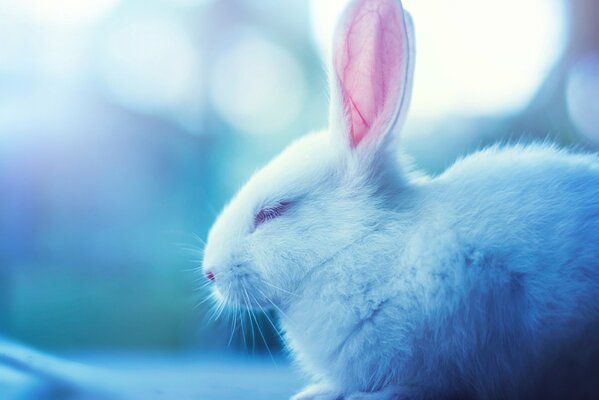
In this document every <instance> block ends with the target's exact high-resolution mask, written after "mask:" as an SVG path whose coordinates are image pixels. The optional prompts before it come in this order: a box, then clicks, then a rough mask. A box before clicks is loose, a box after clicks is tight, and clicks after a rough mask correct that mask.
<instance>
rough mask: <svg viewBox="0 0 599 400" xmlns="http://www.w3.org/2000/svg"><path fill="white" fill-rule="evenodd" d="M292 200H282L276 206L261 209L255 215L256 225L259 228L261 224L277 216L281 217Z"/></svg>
mask: <svg viewBox="0 0 599 400" xmlns="http://www.w3.org/2000/svg"><path fill="white" fill-rule="evenodd" d="M290 204H291V202H289V201H281V202H279V203H277V204H275V205H274V206H269V207H264V208H262V209H261V210H260V211H258V212H257V213H256V216H255V217H254V226H255V227H256V228H258V227H259V226H260V225H262V224H264V223H265V222H268V221H270V220H273V219H275V218H278V217H280V216H281V215H283V213H285V211H287V209H288V208H289V205H290Z"/></svg>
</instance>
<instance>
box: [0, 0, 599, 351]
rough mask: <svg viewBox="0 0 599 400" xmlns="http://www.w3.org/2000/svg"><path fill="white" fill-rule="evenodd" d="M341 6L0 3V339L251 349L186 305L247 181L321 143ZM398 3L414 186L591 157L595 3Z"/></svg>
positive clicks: (51, 345)
mask: <svg viewBox="0 0 599 400" xmlns="http://www.w3.org/2000/svg"><path fill="white" fill-rule="evenodd" d="M345 2H346V0H334V1H332V0H311V1H308V0H286V1H284V2H283V1H278V0H259V1H258V0H87V1H80V0H53V1H47V0H0V333H1V334H4V335H6V336H10V337H13V338H17V339H18V340H20V341H23V342H25V343H28V344H31V345H35V346H37V347H40V348H43V349H48V350H60V351H63V350H69V351H83V350H87V349H113V350H152V351H154V350H159V351H171V350H172V351H181V350H187V349H193V350H195V351H202V352H220V351H228V352H248V351H251V350H249V349H248V347H251V345H246V344H244V342H245V343H247V341H245V340H244V338H242V337H241V332H237V333H236V334H235V335H234V337H233V340H232V341H231V342H232V343H231V344H230V345H228V342H229V337H230V332H231V331H230V330H231V325H230V324H228V323H227V322H226V321H224V322H212V321H209V314H210V304H208V303H203V304H199V303H200V302H201V300H202V299H203V298H204V297H205V296H206V294H207V292H206V290H200V289H198V288H199V286H200V284H201V281H202V276H201V274H200V272H199V270H198V268H199V267H200V262H201V249H202V247H203V243H202V240H203V239H204V238H205V236H206V233H207V231H208V229H209V227H210V225H211V223H212V222H213V220H214V218H215V216H216V215H217V214H218V211H219V210H220V209H221V208H222V206H223V205H224V203H225V202H226V200H227V199H228V198H229V197H230V196H231V195H232V194H233V193H234V192H235V191H236V190H237V189H238V188H239V187H240V185H242V184H243V182H244V180H245V179H247V178H248V177H249V176H250V175H251V173H252V171H254V170H255V169H256V168H258V167H259V166H260V165H262V164H263V163H265V162H267V161H268V159H269V158H271V157H272V156H273V155H274V154H276V153H277V152H278V151H280V150H281V149H282V148H283V147H284V146H285V144H287V143H288V142H289V141H290V140H292V139H293V138H295V137H298V136H300V135H301V134H303V133H305V132H306V131H308V130H314V129H319V128H323V127H325V125H326V120H327V76H326V62H325V61H323V60H327V57H328V53H329V41H330V36H331V32H332V28H333V23H334V21H335V18H336V15H337V13H338V12H339V10H340V9H341V7H342V6H343V5H344V4H345ZM404 5H405V7H406V9H408V10H410V11H411V12H412V14H413V17H414V20H415V24H416V36H417V52H418V54H417V68H416V69H417V71H416V82H415V87H414V97H413V103H412V110H411V114H410V117H409V120H408V123H407V126H406V128H405V129H404V132H403V137H402V143H401V146H402V149H403V150H404V151H405V152H407V153H408V154H409V155H411V156H412V157H413V158H414V159H415V160H416V163H417V165H418V166H420V167H421V168H422V169H424V170H426V171H429V172H431V173H435V172H438V171H440V170H442V169H443V168H445V167H446V166H447V165H448V164H450V163H451V162H452V161H453V160H454V159H455V158H456V157H459V156H460V155H463V154H465V153H468V152H470V151H472V150H474V149H476V148H479V147H481V146H484V145H486V144H488V143H492V142H495V141H497V140H524V141H527V140H531V139H544V138H550V139H552V140H555V141H558V142H560V143H563V144H567V145H578V146H581V147H584V148H588V149H596V148H597V144H598V143H599V51H598V50H599V33H598V30H599V28H598V26H599V23H598V22H597V18H598V16H599V6H598V3H597V2H595V1H594V0H572V1H566V0H504V1H502V2H496V1H491V0H485V1H480V0H454V1H451V2H447V1H444V0H437V1H435V0H405V1H404ZM273 317H274V316H273ZM261 321H263V322H264V319H262V320H261ZM264 325H265V326H264V329H266V330H267V332H266V336H267V338H266V339H267V341H268V342H269V346H271V347H272V348H273V351H276V350H277V349H279V348H280V344H279V343H278V342H277V339H276V338H277V336H276V333H275V332H274V331H273V330H272V328H269V327H268V326H267V325H268V324H264ZM254 347H255V349H254V350H255V351H256V352H258V353H259V352H263V351H264V346H263V343H261V340H260V339H259V338H256V343H255V344H254Z"/></svg>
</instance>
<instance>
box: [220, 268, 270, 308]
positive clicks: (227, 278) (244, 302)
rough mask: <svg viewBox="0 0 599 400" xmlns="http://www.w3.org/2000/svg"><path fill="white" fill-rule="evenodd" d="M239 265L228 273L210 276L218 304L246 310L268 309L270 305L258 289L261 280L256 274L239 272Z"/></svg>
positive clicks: (260, 289) (262, 292) (261, 290)
mask: <svg viewBox="0 0 599 400" xmlns="http://www.w3.org/2000/svg"><path fill="white" fill-rule="evenodd" d="M239 269H241V265H238V266H235V267H234V268H232V270H231V271H229V273H222V274H212V275H211V278H209V280H210V281H211V282H212V283H213V284H214V286H213V291H214V297H215V298H216V299H217V301H218V302H219V303H224V304H225V305H228V306H233V307H240V308H246V309H261V308H262V309H264V308H270V306H271V303H270V302H269V301H268V299H267V298H266V296H265V294H264V290H263V289H262V288H260V282H261V279H260V277H259V276H258V274H256V273H250V272H241V273H239V272H238V271H237V270H239Z"/></svg>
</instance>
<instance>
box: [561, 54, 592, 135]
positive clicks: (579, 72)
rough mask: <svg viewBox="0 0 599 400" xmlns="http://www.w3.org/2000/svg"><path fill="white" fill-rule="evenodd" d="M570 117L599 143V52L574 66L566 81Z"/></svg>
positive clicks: (583, 131)
mask: <svg viewBox="0 0 599 400" xmlns="http://www.w3.org/2000/svg"><path fill="white" fill-rule="evenodd" d="M566 101H567V106H568V112H569V114H570V119H571V120H572V122H573V123H574V125H575V126H576V128H577V129H578V130H579V131H580V133H582V134H583V135H584V136H585V137H586V138H587V139H590V140H592V141H593V142H595V143H596V144H599V54H592V55H589V56H586V57H584V58H583V59H581V60H579V61H578V62H577V63H576V64H574V65H573V66H572V68H571V69H570V71H569V73H568V78H567V82H566Z"/></svg>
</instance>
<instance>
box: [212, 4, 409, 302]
mask: <svg viewBox="0 0 599 400" xmlns="http://www.w3.org/2000/svg"><path fill="white" fill-rule="evenodd" d="M412 32H413V30H412V25H411V19H410V17H409V15H407V13H405V12H404V11H403V9H402V6H401V3H400V2H399V1H398V0H357V1H353V2H352V3H351V4H350V5H349V6H348V8H347V9H346V10H345V12H344V14H343V16H342V18H341V20H340V23H339V25H338V26H337V30H336V33H335V37H334V39H333V54H332V63H331V68H330V90H331V101H330V110H329V112H330V120H329V129H328V130H327V131H323V132H319V133H313V134H309V135H306V136H305V137H303V138H301V139H299V140H297V141H296V142H294V143H292V144H291V145H290V146H289V147H288V148H287V149H285V150H284V151H283V152H282V153H281V154H280V155H279V156H277V157H276V158H275V159H274V160H272V161H271V162H270V163H269V164H268V165H266V166H265V167H264V168H262V169H261V170H260V171H258V172H257V173H256V174H255V175H254V176H253V177H252V178H251V179H250V180H249V182H247V184H246V185H245V186H244V187H243V188H242V189H241V190H240V191H239V193H238V194H237V195H236V196H235V197H234V198H233V200H232V201H231V202H230V203H229V204H228V205H227V206H226V207H225V209H224V210H223V211H222V213H221V215H220V216H219V217H218V218H217V220H216V222H215V224H214V226H213V227H212V229H211V231H210V233H209V235H208V241H207V244H206V248H205V252H204V260H203V269H204V272H205V274H206V276H207V277H208V278H209V279H210V280H213V281H214V284H215V285H214V288H215V294H216V296H217V297H218V298H220V299H221V300H222V301H226V302H230V303H234V304H241V305H244V306H249V307H252V306H260V307H264V306H266V307H268V306H271V305H272V304H273V303H275V304H280V305H281V306H284V304H285V303H286V302H288V301H291V299H292V296H293V295H295V294H297V293H298V292H299V291H300V290H301V287H302V285H303V284H304V282H306V279H307V277H309V276H310V275H312V274H313V273H314V272H315V271H317V270H318V269H319V268H324V267H325V265H326V263H327V260H330V259H331V258H332V257H335V255H336V254H338V253H339V252H341V251H344V250H347V249H351V246H352V243H354V242H355V241H356V240H357V239H358V238H360V237H362V236H363V235H364V234H365V233H366V232H368V231H370V230H371V229H372V227H373V226H375V225H376V224H377V223H378V222H379V220H380V219H381V213H382V212H383V211H384V210H385V209H386V208H390V207H394V205H395V204H396V201H395V200H396V199H395V198H396V197H397V196H401V195H402V186H403V179H402V174H401V172H400V169H399V167H398V165H397V161H396V154H395V150H396V149H395V146H394V145H393V142H394V139H395V137H396V136H397V131H398V129H399V128H400V126H401V125H402V122H403V119H404V118H405V114H406V111H407V109H408V104H409V98H410V93H411V86H412V75H413V63H414V53H413V45H414V42H413V34H412Z"/></svg>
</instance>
